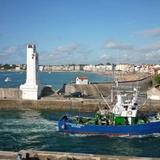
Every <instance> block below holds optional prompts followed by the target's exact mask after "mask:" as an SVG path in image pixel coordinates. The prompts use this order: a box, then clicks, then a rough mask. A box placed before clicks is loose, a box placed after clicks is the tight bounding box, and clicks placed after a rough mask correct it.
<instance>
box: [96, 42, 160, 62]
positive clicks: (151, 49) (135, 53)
mask: <svg viewBox="0 0 160 160" xmlns="http://www.w3.org/2000/svg"><path fill="white" fill-rule="evenodd" d="M120 44H122V43H115V42H113V41H109V42H107V44H105V46H106V47H105V50H103V53H102V54H101V55H100V56H99V60H100V61H101V62H103V63H105V62H112V63H135V64H141V63H150V64H151V63H160V59H159V57H160V43H157V42H155V43H153V44H150V45H147V46H142V47H141V48H139V47H137V46H133V45H128V44H125V45H124V44H123V45H120ZM127 46H128V47H127ZM129 46H130V47H129Z"/></svg>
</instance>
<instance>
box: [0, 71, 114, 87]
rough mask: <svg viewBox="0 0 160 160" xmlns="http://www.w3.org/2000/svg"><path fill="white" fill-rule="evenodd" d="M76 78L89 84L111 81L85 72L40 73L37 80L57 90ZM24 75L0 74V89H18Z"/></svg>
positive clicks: (22, 73)
mask: <svg viewBox="0 0 160 160" xmlns="http://www.w3.org/2000/svg"><path fill="white" fill-rule="evenodd" d="M77 76H87V77H88V79H89V81H91V82H106V81H111V80H112V78H111V77H107V76H104V75H98V74H95V73H86V72H52V73H50V74H49V73H48V72H40V73H39V79H40V82H41V83H42V84H45V85H46V84H47V85H52V86H53V88H54V89H59V88H61V87H62V85H63V84H64V83H70V82H72V81H75V79H76V77H77ZM6 77H10V78H11V81H10V82H7V83H6V82H5V81H4V80H5V78H6ZM25 79H26V73H25V72H0V88H2V87H5V88H8V87H11V88H12V87H14V88H15V87H19V86H20V85H21V84H23V83H25Z"/></svg>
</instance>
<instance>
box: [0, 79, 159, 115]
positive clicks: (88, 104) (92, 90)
mask: <svg viewBox="0 0 160 160" xmlns="http://www.w3.org/2000/svg"><path fill="white" fill-rule="evenodd" d="M119 85H121V86H131V87H133V86H137V85H138V86H139V87H140V89H141V91H145V90H147V88H148V87H149V86H151V77H146V78H143V79H140V80H137V81H125V82H119ZM112 86H113V83H104V84H89V85H75V84H68V85H66V88H65V94H69V93H73V92H78V91H79V92H82V93H83V92H84V90H85V92H86V94H87V95H88V98H69V97H63V96H61V95H57V94H55V93H54V94H53V95H51V94H49V96H47V95H46V93H45V95H46V96H45V97H42V98H41V99H39V100H38V101H32V100H22V98H21V91H20V90H19V89H18V88H0V108H1V109H3V108H8V109H9V108H34V109H52V110H55V111H66V110H68V109H70V108H72V109H73V110H77V111H85V112H94V111H96V110H97V109H98V106H99V105H101V106H106V103H105V102H104V101H103V100H102V97H101V96H100V93H101V94H102V95H103V96H104V97H109V96H110V95H111V89H112ZM45 92H46V91H45ZM50 93H51V92H50ZM107 102H108V103H109V104H110V105H111V102H110V98H108V101H107ZM142 103H143V101H142ZM142 103H141V104H142ZM152 103H153V105H152V106H154V109H156V110H160V109H159V108H160V103H159V101H149V103H148V102H147V103H146V104H145V105H144V106H143V108H142V110H146V109H147V108H150V104H152Z"/></svg>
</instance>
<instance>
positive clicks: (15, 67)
mask: <svg viewBox="0 0 160 160" xmlns="http://www.w3.org/2000/svg"><path fill="white" fill-rule="evenodd" d="M25 70H26V64H0V71H25ZM39 71H44V72H60V71H66V72H72V71H75V72H76V71H77V72H78V71H84V72H97V73H104V74H109V73H113V72H114V71H115V72H123V73H148V74H150V75H155V74H160V64H142V65H134V64H128V63H120V64H111V63H107V64H97V65H88V64H86V65H85V64H79V65H76V64H69V65H39Z"/></svg>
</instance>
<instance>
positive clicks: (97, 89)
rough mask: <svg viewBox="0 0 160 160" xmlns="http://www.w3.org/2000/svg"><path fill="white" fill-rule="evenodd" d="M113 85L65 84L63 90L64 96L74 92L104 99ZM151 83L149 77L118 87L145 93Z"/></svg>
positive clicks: (120, 83) (126, 82) (127, 82)
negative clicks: (138, 89) (134, 88)
mask: <svg viewBox="0 0 160 160" xmlns="http://www.w3.org/2000/svg"><path fill="white" fill-rule="evenodd" d="M113 85H115V84H114V83H113V82H110V83H103V84H88V85H76V84H67V85H66V88H65V94H66V95H69V94H71V93H74V92H81V93H85V94H86V95H88V96H90V97H96V98H97V97H100V94H102V95H103V96H104V97H108V96H110V94H111V89H112V86H113ZM151 85H152V81H151V77H147V78H143V79H140V80H136V81H123V82H119V86H130V87H132V88H133V87H136V86H138V87H139V88H140V91H146V90H147V89H148V88H149V87H151Z"/></svg>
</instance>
